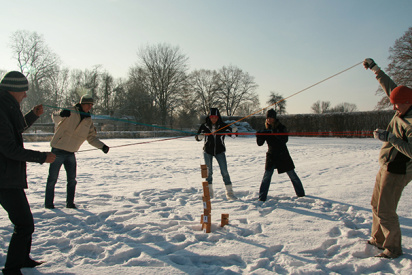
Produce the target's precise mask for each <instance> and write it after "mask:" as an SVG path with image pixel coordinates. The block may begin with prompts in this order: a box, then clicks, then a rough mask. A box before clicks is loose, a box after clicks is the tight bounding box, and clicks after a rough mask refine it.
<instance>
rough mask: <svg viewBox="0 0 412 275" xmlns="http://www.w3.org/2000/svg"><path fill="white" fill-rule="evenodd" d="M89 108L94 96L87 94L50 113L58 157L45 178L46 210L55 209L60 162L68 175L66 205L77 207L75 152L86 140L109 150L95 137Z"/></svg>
mask: <svg viewBox="0 0 412 275" xmlns="http://www.w3.org/2000/svg"><path fill="white" fill-rule="evenodd" d="M92 107H93V98H92V97H91V96H90V95H84V96H82V98H81V99H80V102H79V103H78V104H76V105H75V106H73V107H70V108H67V109H64V110H62V111H61V112H58V113H55V114H53V121H54V123H55V124H56V131H55V133H54V136H53V138H52V140H51V142H50V145H51V147H52V152H53V153H54V154H56V156H57V157H56V161H55V162H54V163H52V164H50V168H49V176H48V178H47V184H46V195H45V205H44V206H45V207H46V208H48V209H54V187H55V185H56V182H57V178H58V177H59V171H60V168H61V166H62V165H64V168H65V169H66V174H67V196H66V207H67V208H76V205H75V204H74V194H75V191H76V184H77V181H76V169H77V162H76V156H75V154H74V153H75V152H77V151H78V150H79V148H80V146H81V145H82V144H83V142H84V141H85V140H87V142H89V144H90V145H92V146H94V147H96V148H98V149H101V150H102V151H103V152H104V153H105V154H107V152H109V147H108V146H106V145H105V144H104V143H103V142H101V141H100V140H99V139H98V138H97V133H96V128H95V127H94V124H93V121H92V118H91V116H90V110H91V109H92Z"/></svg>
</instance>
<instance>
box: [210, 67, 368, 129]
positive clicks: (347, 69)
mask: <svg viewBox="0 0 412 275" xmlns="http://www.w3.org/2000/svg"><path fill="white" fill-rule="evenodd" d="M362 63H363V61H361V62H359V63H356V64H355V65H353V66H350V67H349V68H346V69H344V70H342V71H340V72H338V73H336V74H334V75H331V76H329V77H327V78H325V79H323V80H321V81H319V82H316V83H315V84H313V85H310V86H309V87H306V88H304V89H302V90H300V91H298V92H296V93H294V94H291V95H290V96H288V97H285V98H283V99H281V100H279V101H278V102H275V103H273V104H271V105H269V106H267V107H265V108H262V109H260V110H259V111H256V112H254V113H252V114H250V115H247V116H245V117H243V118H241V119H239V120H236V121H234V122H232V123H230V124H228V125H226V126H224V127H222V128H220V129H218V130H216V131H215V132H217V131H220V130H222V129H224V128H226V127H229V126H230V125H233V124H235V123H236V122H239V121H242V120H244V119H246V118H248V117H251V116H253V115H255V114H257V113H260V112H262V111H264V110H266V109H268V108H269V107H272V106H273V105H276V104H278V103H280V102H282V101H284V100H286V99H288V98H291V97H293V96H295V95H298V94H300V93H302V92H304V91H306V90H309V89H310V88H313V87H315V86H317V85H319V84H321V83H323V82H325V81H327V80H329V79H331V78H333V77H336V76H338V75H340V74H342V73H344V72H346V71H349V70H350V69H352V68H355V67H356V66H358V65H360V64H362Z"/></svg>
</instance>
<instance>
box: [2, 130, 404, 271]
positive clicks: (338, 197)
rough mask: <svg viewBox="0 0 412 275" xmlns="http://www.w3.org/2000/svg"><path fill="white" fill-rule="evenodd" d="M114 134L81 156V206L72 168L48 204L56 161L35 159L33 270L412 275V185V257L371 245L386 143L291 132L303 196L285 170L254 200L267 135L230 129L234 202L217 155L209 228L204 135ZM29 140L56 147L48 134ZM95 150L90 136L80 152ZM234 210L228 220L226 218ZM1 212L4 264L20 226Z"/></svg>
mask: <svg viewBox="0 0 412 275" xmlns="http://www.w3.org/2000/svg"><path fill="white" fill-rule="evenodd" d="M154 140H155V139H145V140H132V139H109V140H105V141H104V142H105V143H106V144H108V145H109V146H112V148H111V150H110V152H109V153H108V154H107V155H105V154H103V153H102V152H101V151H100V150H92V151H84V152H79V153H78V154H77V159H78V185H77V186H78V188H77V193H76V201H75V202H76V204H77V206H78V207H79V208H78V209H67V208H65V207H64V206H65V195H66V192H65V172H64V170H63V169H62V170H61V175H60V179H59V182H58V183H57V187H56V197H55V205H56V207H57V208H56V209H54V210H48V209H45V208H44V202H43V200H44V189H45V182H46V178H47V174H48V165H39V164H34V163H29V164H28V181H29V189H28V190H27V195H28V198H29V201H30V204H31V208H32V212H33V215H34V218H35V224H36V231H35V233H34V235H33V247H32V253H31V255H32V257H33V258H34V259H36V260H44V261H46V263H45V264H43V265H42V266H40V267H38V268H36V269H22V271H23V273H24V274H88V275H91V274H274V273H277V274H388V273H392V274H411V271H412V215H411V208H412V202H411V200H410V197H411V195H412V188H411V187H409V186H408V187H406V189H405V190H404V193H403V196H402V198H401V201H400V203H399V207H398V214H399V218H400V223H401V229H402V233H403V248H404V253H405V254H404V255H403V256H402V257H400V258H398V259H394V260H388V259H381V258H375V257H373V256H374V255H375V254H377V253H378V252H379V250H377V249H376V248H374V247H371V246H369V245H367V244H366V243H365V241H366V240H367V239H368V238H369V234H370V227H371V222H372V216H371V210H370V197H371V193H372V189H373V185H374V179H375V174H376V172H377V171H378V163H377V159H378V153H379V148H380V146H381V142H380V141H377V140H374V139H357V138H352V139H344V138H315V137H312V138H308V137H290V139H289V143H288V147H289V150H290V153H291V155H292V158H293V159H294V162H295V165H296V167H297V168H296V172H297V173H298V175H299V176H300V178H301V180H302V182H303V185H304V187H305V190H306V194H307V196H306V197H303V198H297V197H296V196H295V194H294V191H293V187H292V184H291V182H290V180H289V178H288V177H287V175H286V174H282V175H278V174H274V177H273V179H272V185H271V187H270V191H269V197H268V201H266V202H264V203H262V202H258V201H257V197H258V190H259V186H260V181H261V178H262V176H263V170H264V162H265V152H266V150H267V147H266V145H265V146H262V147H258V146H257V145H256V142H255V139H254V138H253V137H241V138H236V139H232V138H227V141H226V145H227V162H228V166H229V172H230V175H231V178H232V181H233V189H234V191H235V193H236V195H237V196H238V197H239V200H237V201H227V200H226V197H225V193H224V185H223V181H222V178H221V176H220V173H219V170H218V167H217V163H216V162H215V173H214V179H215V182H214V190H215V198H213V199H212V223H213V224H212V232H211V233H208V234H207V233H203V232H202V231H201V226H200V216H201V214H202V213H203V205H202V181H203V179H202V178H201V174H200V164H202V163H203V160H202V146H203V143H202V142H196V141H195V140H194V138H193V137H185V138H179V139H174V140H167V141H162V142H153V143H144V144H139V145H132V146H125V147H115V146H118V145H124V144H129V143H136V142H142V141H143V142H147V141H154ZM25 146H26V147H27V148H30V149H35V150H42V151H48V150H49V144H48V143H47V142H27V143H26V145H25ZM90 148H93V147H91V146H89V145H88V144H85V145H83V146H82V148H81V150H87V149H90ZM222 213H228V214H229V215H230V216H229V221H230V225H227V226H225V227H223V228H221V227H220V216H221V214H222ZM12 230H13V228H12V226H11V224H10V222H9V220H8V217H7V215H6V212H5V211H4V210H0V265H1V266H3V265H4V262H5V257H6V248H7V246H8V243H9V240H10V236H11V233H12Z"/></svg>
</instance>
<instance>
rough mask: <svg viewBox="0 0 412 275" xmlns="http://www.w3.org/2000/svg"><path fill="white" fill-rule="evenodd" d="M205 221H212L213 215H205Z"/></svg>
mask: <svg viewBox="0 0 412 275" xmlns="http://www.w3.org/2000/svg"><path fill="white" fill-rule="evenodd" d="M203 223H212V215H210V214H209V215H203Z"/></svg>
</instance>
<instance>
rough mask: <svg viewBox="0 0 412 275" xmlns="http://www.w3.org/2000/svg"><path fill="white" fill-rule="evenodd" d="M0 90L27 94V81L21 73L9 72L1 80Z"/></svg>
mask: <svg viewBox="0 0 412 275" xmlns="http://www.w3.org/2000/svg"><path fill="white" fill-rule="evenodd" d="M0 89H2V90H5V91H8V92H27V91H28V90H29V81H28V80H27V78H26V77H25V76H24V75H23V74H22V73H21V72H17V71H11V72H8V73H7V74H6V75H5V76H4V77H3V79H2V80H1V82H0Z"/></svg>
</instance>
